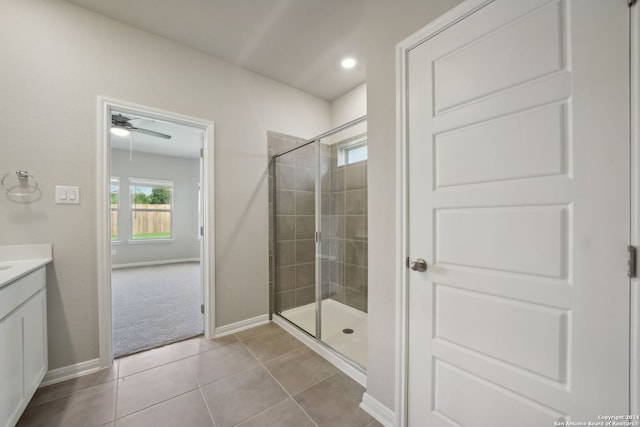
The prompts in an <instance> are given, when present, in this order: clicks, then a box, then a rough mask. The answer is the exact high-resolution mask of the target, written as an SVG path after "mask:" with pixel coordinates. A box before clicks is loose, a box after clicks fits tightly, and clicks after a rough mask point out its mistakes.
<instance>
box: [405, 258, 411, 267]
mask: <svg viewBox="0 0 640 427" xmlns="http://www.w3.org/2000/svg"><path fill="white" fill-rule="evenodd" d="M410 265H411V264H410V263H409V257H407V262H406V266H407V268H409V266H410Z"/></svg>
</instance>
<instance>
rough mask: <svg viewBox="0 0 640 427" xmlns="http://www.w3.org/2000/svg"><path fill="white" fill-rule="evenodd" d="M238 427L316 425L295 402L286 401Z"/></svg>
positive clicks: (306, 426)
mask: <svg viewBox="0 0 640 427" xmlns="http://www.w3.org/2000/svg"><path fill="white" fill-rule="evenodd" d="M238 427H315V424H314V423H313V421H311V418H309V417H308V416H307V414H305V413H304V412H303V411H302V409H300V407H299V406H298V405H297V404H296V403H295V402H294V401H293V400H291V399H286V400H283V401H282V402H280V403H278V404H276V405H274V406H272V407H271V408H269V409H267V410H265V411H262V412H260V413H259V414H258V415H256V416H254V417H252V418H249V419H248V420H247V421H244V422H242V423H240V424H238Z"/></svg>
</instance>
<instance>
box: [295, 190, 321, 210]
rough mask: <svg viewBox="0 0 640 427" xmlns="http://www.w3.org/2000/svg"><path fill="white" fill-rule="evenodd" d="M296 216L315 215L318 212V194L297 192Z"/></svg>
mask: <svg viewBox="0 0 640 427" xmlns="http://www.w3.org/2000/svg"><path fill="white" fill-rule="evenodd" d="M294 194H295V199H296V206H295V213H296V215H314V214H315V212H316V194H315V193H314V192H313V191H296V192H295V193H294Z"/></svg>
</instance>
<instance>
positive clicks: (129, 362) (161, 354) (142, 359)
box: [119, 342, 186, 378]
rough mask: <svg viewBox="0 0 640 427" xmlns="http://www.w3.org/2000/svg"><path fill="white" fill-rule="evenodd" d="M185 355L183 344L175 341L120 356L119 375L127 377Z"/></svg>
mask: <svg viewBox="0 0 640 427" xmlns="http://www.w3.org/2000/svg"><path fill="white" fill-rule="evenodd" d="M184 357H186V356H185V354H184V352H183V350H182V344H180V343H179V342H178V343H174V344H169V345H165V346H163V347H158V348H154V349H151V350H147V351H143V352H140V353H136V354H132V355H131V356H126V357H122V358H120V359H119V360H120V369H119V377H120V378H122V377H126V376H128V375H131V374H135V373H137V372H141V371H144V370H147V369H151V368H155V367H157V366H161V365H166V364H167V363H170V362H175V361H176V360H179V359H183V358H184Z"/></svg>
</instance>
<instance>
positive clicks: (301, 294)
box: [296, 286, 316, 307]
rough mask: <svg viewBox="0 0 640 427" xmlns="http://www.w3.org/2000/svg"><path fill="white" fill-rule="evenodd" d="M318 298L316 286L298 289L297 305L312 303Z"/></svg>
mask: <svg viewBox="0 0 640 427" xmlns="http://www.w3.org/2000/svg"><path fill="white" fill-rule="evenodd" d="M315 300H316V287H315V286H307V287H304V288H298V289H296V307H300V306H302V305H307V304H311V303H312V302H314V301H315Z"/></svg>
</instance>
